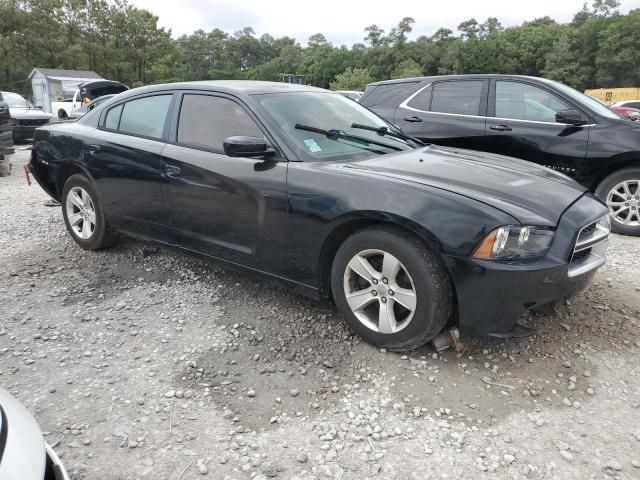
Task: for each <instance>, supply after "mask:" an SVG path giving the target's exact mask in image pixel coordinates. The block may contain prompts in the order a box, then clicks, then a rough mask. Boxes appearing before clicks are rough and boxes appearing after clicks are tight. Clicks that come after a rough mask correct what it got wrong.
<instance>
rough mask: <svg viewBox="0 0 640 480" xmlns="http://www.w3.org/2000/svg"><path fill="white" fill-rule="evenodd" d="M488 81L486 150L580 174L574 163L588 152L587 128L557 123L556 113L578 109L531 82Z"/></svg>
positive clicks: (586, 119)
mask: <svg viewBox="0 0 640 480" xmlns="http://www.w3.org/2000/svg"><path fill="white" fill-rule="evenodd" d="M491 83H492V85H491V93H490V101H489V105H490V106H489V115H488V118H487V138H486V148H485V149H486V150H487V151H489V152H493V153H499V154H502V155H508V156H512V157H517V158H522V159H524V160H528V161H531V162H535V163H538V164H541V165H545V166H548V167H551V168H553V169H555V170H558V171H560V172H562V173H565V174H567V175H569V176H574V177H575V176H576V175H577V174H578V173H579V172H578V169H577V167H576V166H577V165H580V164H581V163H582V161H583V160H584V158H585V156H586V154H587V146H588V141H589V128H590V127H589V125H585V126H579V127H576V126H571V125H566V124H563V123H558V122H556V113H557V112H559V111H562V110H578V109H577V108H576V106H574V105H573V104H571V103H570V102H569V101H568V100H566V99H564V98H562V97H561V96H560V95H558V94H557V93H555V92H553V91H552V90H550V89H548V88H545V87H544V86H542V85H535V84H533V83H531V82H526V81H522V80H506V79H505V80H492V82H491ZM581 113H583V112H581ZM584 115H585V121H587V123H589V119H588V117H587V115H586V114H584Z"/></svg>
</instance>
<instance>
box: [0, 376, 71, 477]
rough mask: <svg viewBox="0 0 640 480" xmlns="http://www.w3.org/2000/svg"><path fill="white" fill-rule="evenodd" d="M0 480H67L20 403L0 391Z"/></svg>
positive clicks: (57, 461)
mask: <svg viewBox="0 0 640 480" xmlns="http://www.w3.org/2000/svg"><path fill="white" fill-rule="evenodd" d="M0 479H2V480H70V477H69V475H68V474H67V471H66V470H65V469H64V466H63V465H62V462H60V459H59V458H58V456H57V455H56V453H55V452H54V451H53V449H52V448H51V447H50V446H49V445H48V444H47V443H46V442H45V441H44V439H43V437H42V432H41V431H40V427H38V424H37V423H36V421H35V420H34V418H33V417H32V416H31V414H30V413H29V412H28V411H27V409H26V408H24V407H23V406H22V405H21V404H20V402H18V401H17V400H16V399H15V398H13V397H12V396H11V395H9V393H8V392H7V391H6V390H3V389H2V388H0Z"/></svg>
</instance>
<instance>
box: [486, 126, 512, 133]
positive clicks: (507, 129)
mask: <svg viewBox="0 0 640 480" xmlns="http://www.w3.org/2000/svg"><path fill="white" fill-rule="evenodd" d="M489 128H490V129H491V130H495V131H497V132H510V131H511V130H513V129H512V128H511V127H510V126H509V125H490V126H489Z"/></svg>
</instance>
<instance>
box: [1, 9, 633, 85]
mask: <svg viewBox="0 0 640 480" xmlns="http://www.w3.org/2000/svg"><path fill="white" fill-rule="evenodd" d="M618 8H619V1H618V0H594V1H592V3H591V4H590V5H588V4H586V3H585V4H584V6H583V8H582V10H580V11H579V12H577V13H576V14H575V15H574V17H573V19H572V21H571V22H569V23H564V24H563V23H558V22H557V21H555V20H553V19H551V18H549V17H543V18H537V19H534V20H531V21H527V22H524V23H522V24H521V25H518V26H514V27H508V28H504V27H503V26H502V25H501V23H500V21H499V20H498V19H497V18H487V19H486V20H484V21H481V22H479V21H477V20H476V19H474V18H472V19H470V20H467V21H464V22H462V23H460V25H458V27H457V31H456V32H454V31H452V30H450V29H447V28H441V29H439V30H437V31H436V32H435V33H433V34H432V35H419V36H417V37H416V38H415V39H413V40H412V39H410V38H409V34H410V33H411V32H412V31H413V26H414V23H415V20H414V19H413V18H411V17H406V18H403V19H402V20H400V22H398V24H397V25H396V26H395V27H394V28H392V29H390V30H389V31H388V32H386V31H385V30H383V29H382V28H380V27H379V26H377V25H370V26H368V27H366V28H365V29H364V32H363V42H361V43H356V44H354V45H352V46H350V47H348V46H346V45H341V46H337V45H333V44H332V43H331V42H330V41H328V40H327V38H326V37H325V36H324V35H323V34H322V33H317V34H314V35H312V36H311V37H309V38H308V40H307V43H306V45H301V44H300V42H299V41H298V40H297V39H295V38H291V37H288V36H284V37H278V38H276V37H274V36H272V35H269V34H267V33H265V34H263V35H261V36H257V35H256V33H255V32H254V30H253V29H252V28H251V27H246V28H244V29H242V30H239V31H237V32H233V33H229V32H225V31H223V30H221V29H219V28H214V29H213V30H211V31H209V32H205V31H203V30H197V31H195V32H193V33H192V34H190V35H182V36H180V37H179V38H175V39H174V38H172V36H171V31H170V30H167V29H165V28H162V27H159V26H158V18H157V17H156V16H154V15H153V14H152V13H151V12H149V11H147V10H143V9H139V8H136V7H134V6H132V5H130V4H129V3H128V2H127V0H115V1H111V2H107V1H106V0H0V88H2V89H3V90H13V91H19V92H23V93H26V94H28V93H29V92H30V88H31V86H30V85H29V84H28V83H27V81H26V77H27V75H28V74H29V72H30V71H31V70H32V68H34V67H45V68H63V69H73V70H94V71H95V72H97V73H99V74H100V75H102V76H103V77H105V78H109V79H112V80H118V81H121V82H123V83H125V84H127V85H129V86H131V87H135V86H140V85H145V84H150V83H164V82H175V81H188V80H204V79H256V80H279V79H280V78H281V75H282V74H301V75H306V82H307V83H308V84H312V85H316V86H319V87H324V88H334V89H338V88H340V89H363V88H364V87H365V85H366V84H367V83H369V82H371V81H377V80H384V79H389V78H400V77H410V76H420V75H441V74H456V73H458V74H462V73H510V74H522V75H535V76H543V77H547V78H551V79H554V80H559V81H561V82H564V83H566V84H568V85H571V86H573V87H575V88H578V89H581V90H582V89H585V88H594V87H623V86H625V87H628V86H640V9H638V10H632V11H631V12H629V13H628V14H626V15H622V14H620V12H619V10H618Z"/></svg>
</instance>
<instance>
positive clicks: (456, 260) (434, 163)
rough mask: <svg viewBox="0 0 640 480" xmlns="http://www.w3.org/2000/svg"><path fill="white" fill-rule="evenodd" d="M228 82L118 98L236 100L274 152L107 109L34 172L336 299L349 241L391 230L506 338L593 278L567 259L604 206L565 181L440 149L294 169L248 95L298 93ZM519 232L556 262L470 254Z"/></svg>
mask: <svg viewBox="0 0 640 480" xmlns="http://www.w3.org/2000/svg"><path fill="white" fill-rule="evenodd" d="M229 85H230V84H228V83H225V82H216V83H206V82H200V83H187V84H174V85H164V86H155V87H146V88H142V89H136V90H133V91H130V92H127V93H124V94H121V96H120V97H119V99H118V101H126V100H130V99H131V98H134V97H138V96H144V95H149V94H153V93H158V92H159V91H166V92H173V95H174V97H175V100H178V98H179V96H180V95H182V94H183V92H185V91H188V92H193V91H201V92H205V93H211V92H215V93H216V94H218V95H224V96H228V97H230V98H233V99H234V100H235V101H237V102H238V103H240V104H241V105H244V106H245V108H246V109H247V110H248V111H249V112H250V114H251V115H252V116H253V117H254V119H255V120H256V121H257V123H258V125H259V127H260V128H261V129H262V130H263V132H264V133H265V135H266V137H267V138H268V140H269V141H270V142H271V144H272V146H273V147H274V148H275V150H276V152H275V154H274V155H273V156H269V157H265V158H230V157H226V156H224V155H222V154H218V153H213V152H207V151H204V150H197V149H191V148H187V147H184V146H181V145H178V144H177V142H176V141H175V139H176V138H177V137H176V124H177V109H176V108H174V109H173V113H170V114H169V117H170V118H169V119H168V121H167V124H166V125H167V127H166V128H165V135H164V139H163V140H161V141H159V140H152V139H148V138H141V137H136V136H132V135H125V134H121V133H115V132H112V131H108V130H105V129H104V128H102V127H101V128H96V126H98V125H100V124H101V123H100V121H101V120H100V119H101V115H102V114H103V112H104V110H105V109H104V108H103V107H102V106H101V107H99V108H98V109H96V110H94V111H93V112H90V113H89V114H87V115H86V116H85V117H84V118H83V119H81V120H79V121H78V122H74V123H73V124H67V125H51V126H48V127H45V128H41V129H38V130H37V131H36V138H35V144H34V151H33V154H32V161H31V163H30V170H31V172H32V173H33V174H34V177H35V178H36V179H37V180H38V182H39V183H40V185H41V186H42V187H43V188H44V189H45V190H46V191H48V192H49V194H50V195H52V196H53V197H54V198H60V192H61V189H62V184H63V181H64V179H65V178H66V177H67V176H68V175H69V174H70V173H73V172H76V171H81V172H84V173H85V174H86V175H87V176H88V177H89V178H90V179H92V180H93V181H94V182H95V185H96V188H97V191H98V194H99V197H100V199H101V202H102V205H103V208H104V210H105V215H106V217H107V218H108V221H109V223H110V224H111V225H112V226H113V227H115V228H117V229H119V230H121V231H124V232H125V233H129V234H132V235H133V236H136V237H142V238H149V239H153V240H156V241H159V242H163V243H165V244H168V245H173V246H178V247H181V248H183V249H186V250H190V251H194V252H198V253H201V254H205V255H208V256H211V257H214V258H217V259H221V260H223V261H226V262H228V263H231V264H234V265H239V266H242V267H245V268H248V269H252V270H256V271H260V272H263V273H266V274H268V275H270V276H271V277H272V278H274V279H278V280H281V281H284V282H286V283H287V284H288V285H290V286H293V287H294V288H295V289H296V290H297V291H299V292H301V293H304V294H306V295H309V296H312V297H321V296H327V295H328V294H329V291H328V274H329V270H330V267H331V261H332V259H333V255H334V253H335V251H336V249H337V248H338V246H339V244H340V242H341V241H343V240H344V239H345V238H346V236H348V235H349V234H350V233H353V232H354V231H356V230H357V229H359V228H362V227H365V226H369V225H374V224H393V225H396V226H397V227H398V228H402V229H404V230H406V231H409V232H412V233H413V234H414V235H416V236H418V237H420V238H421V239H423V240H424V241H425V242H427V243H428V244H429V245H431V246H432V248H434V249H435V250H436V251H438V252H439V253H440V254H441V255H442V258H443V261H444V263H445V264H446V265H447V268H448V269H449V272H450V274H451V276H452V278H453V280H454V284H455V288H456V292H457V298H458V303H459V305H460V307H459V314H460V315H459V322H460V326H461V327H462V328H464V329H465V330H467V331H469V332H472V333H475V334H479V335H481V334H487V333H505V332H507V331H509V330H510V329H511V327H512V326H513V324H514V323H515V322H516V320H517V318H518V316H519V315H520V314H521V313H523V312H524V311H525V310H526V309H527V308H530V307H532V306H535V305H540V304H541V302H543V303H546V302H548V301H551V300H554V299H555V298H560V296H562V295H564V294H569V293H572V292H574V291H575V290H576V289H579V288H581V287H582V286H583V285H584V283H585V282H587V281H588V279H589V278H590V276H589V275H586V276H584V277H582V278H580V279H579V280H578V281H569V279H568V278H567V271H568V260H569V258H570V255H571V248H572V245H573V243H575V241H576V238H577V234H578V231H579V230H580V228H581V227H582V226H585V225H587V224H588V223H590V222H592V221H593V220H594V219H596V218H598V217H600V216H602V215H605V214H606V212H607V209H606V207H605V206H604V205H602V203H601V202H600V201H598V200H596V199H595V198H594V197H593V196H592V195H590V194H588V193H586V194H585V190H586V189H584V188H582V187H580V186H579V185H578V184H576V183H575V182H573V181H570V180H568V179H567V178H566V177H564V176H562V175H559V174H557V173H556V172H553V171H551V170H548V169H543V168H539V167H535V166H532V165H531V164H528V163H526V162H518V161H516V162H515V163H516V167H517V169H516V170H514V168H513V167H514V161H513V159H510V158H505V157H501V156H493V155H489V154H478V153H477V152H468V151H456V150H455V149H447V148H442V147H425V148H420V149H417V150H413V151H407V152H400V153H394V154H388V155H381V156H373V157H371V158H368V159H365V160H357V161H336V162H321V161H315V162H301V161H297V160H298V159H297V158H296V155H295V154H294V150H293V149H292V147H291V146H290V145H288V144H287V141H286V139H285V137H284V136H283V135H282V134H281V133H280V132H279V130H278V127H277V125H275V124H274V122H273V120H272V119H271V117H268V116H266V115H265V113H264V111H263V110H262V109H261V108H260V107H259V105H258V103H257V102H255V100H253V99H252V95H254V94H259V93H260V92H262V91H264V90H265V89H268V90H269V91H271V90H276V91H278V90H281V91H283V92H286V91H287V90H288V89H289V88H294V87H293V86H286V85H279V86H274V84H267V85H268V86H261V87H251V86H247V87H238V88H234V87H233V86H229ZM240 85H245V84H240ZM246 85H253V83H248V84H246ZM295 88H298V89H300V88H306V87H295ZM308 88H309V89H313V87H308ZM116 104H117V102H115V103H110V106H113V105H116ZM177 104H178V102H177V101H176V102H174V104H173V105H174V107H175V105H177ZM518 163H519V164H518ZM539 204H542V206H540V205H539ZM574 204H576V205H578V204H580V205H582V204H585V205H587V207H586V209H585V211H584V212H583V211H580V212H578V213H577V214H576V215H577V223H576V222H575V221H569V220H566V218H565V217H567V215H565V216H563V217H562V218H561V216H562V214H563V213H564V212H567V211H570V210H571V209H572V208H573V207H572V205H574ZM567 218H568V217H567ZM520 223H526V224H532V223H533V224H535V225H539V226H552V227H555V226H557V227H558V231H557V234H556V238H555V240H554V243H553V247H552V251H553V254H552V255H548V256H546V257H544V258H542V259H538V260H535V261H531V260H527V261H524V260H523V261H510V262H503V263H498V262H480V261H476V260H472V259H470V258H469V257H470V255H471V253H472V251H473V250H474V248H475V246H476V245H477V244H478V242H479V241H480V240H481V239H482V238H483V237H484V236H485V235H486V234H488V233H489V232H490V231H492V230H493V229H495V228H496V227H498V226H502V225H513V224H516V225H517V224H520ZM523 272H528V273H523ZM530 272H535V274H530ZM504 282H508V283H509V284H510V285H512V286H513V285H518V286H519V287H520V289H519V291H518V293H517V295H514V296H513V300H510V299H509V298H507V297H508V296H509V293H508V292H509V291H511V290H513V289H510V290H507V291H500V296H501V297H503V303H502V304H503V305H505V304H508V306H509V308H505V309H504V311H502V312H496V308H495V302H493V301H492V300H491V299H490V298H489V297H487V294H488V293H491V292H490V291H489V290H490V287H491V286H492V285H493V286H496V288H499V287H497V286H498V285H502V284H504ZM541 285H542V286H544V288H543V287H542V286H541ZM544 289H546V290H544ZM542 290H544V291H542Z"/></svg>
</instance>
